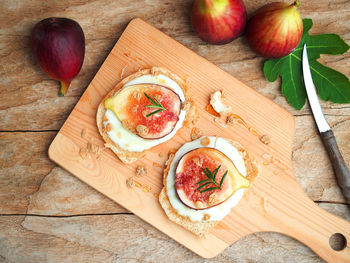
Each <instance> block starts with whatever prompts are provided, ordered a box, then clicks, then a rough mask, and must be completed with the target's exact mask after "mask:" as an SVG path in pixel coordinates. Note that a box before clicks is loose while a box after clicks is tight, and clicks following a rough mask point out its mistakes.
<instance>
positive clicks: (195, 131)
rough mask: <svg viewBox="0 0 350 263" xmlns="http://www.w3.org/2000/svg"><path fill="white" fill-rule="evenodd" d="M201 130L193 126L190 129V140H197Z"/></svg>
mask: <svg viewBox="0 0 350 263" xmlns="http://www.w3.org/2000/svg"><path fill="white" fill-rule="evenodd" d="M202 135H203V132H202V130H201V129H199V128H197V127H193V128H192V130H191V140H192V141H193V140H197V139H198V138H200V137H202Z"/></svg>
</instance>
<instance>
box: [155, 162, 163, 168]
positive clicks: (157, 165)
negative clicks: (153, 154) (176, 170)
mask: <svg viewBox="0 0 350 263" xmlns="http://www.w3.org/2000/svg"><path fill="white" fill-rule="evenodd" d="M153 166H154V167H159V168H163V165H161V164H159V163H156V162H153Z"/></svg>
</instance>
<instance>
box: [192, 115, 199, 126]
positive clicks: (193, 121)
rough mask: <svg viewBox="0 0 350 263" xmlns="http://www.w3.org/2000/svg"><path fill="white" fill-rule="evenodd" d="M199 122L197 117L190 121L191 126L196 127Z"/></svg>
mask: <svg viewBox="0 0 350 263" xmlns="http://www.w3.org/2000/svg"><path fill="white" fill-rule="evenodd" d="M198 122H199V117H198V118H194V119H193V120H192V125H194V126H196V125H197V124H198Z"/></svg>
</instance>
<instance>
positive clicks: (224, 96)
mask: <svg viewBox="0 0 350 263" xmlns="http://www.w3.org/2000/svg"><path fill="white" fill-rule="evenodd" d="M220 92H221V98H223V99H224V98H226V96H227V93H226V91H225V90H223V89H222V90H221V91H220Z"/></svg>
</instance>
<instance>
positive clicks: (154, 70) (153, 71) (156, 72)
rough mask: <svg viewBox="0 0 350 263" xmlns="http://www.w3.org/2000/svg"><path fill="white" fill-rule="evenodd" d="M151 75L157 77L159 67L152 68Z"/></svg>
mask: <svg viewBox="0 0 350 263" xmlns="http://www.w3.org/2000/svg"><path fill="white" fill-rule="evenodd" d="M151 74H152V76H157V75H159V68H157V67H152V68H151Z"/></svg>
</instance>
